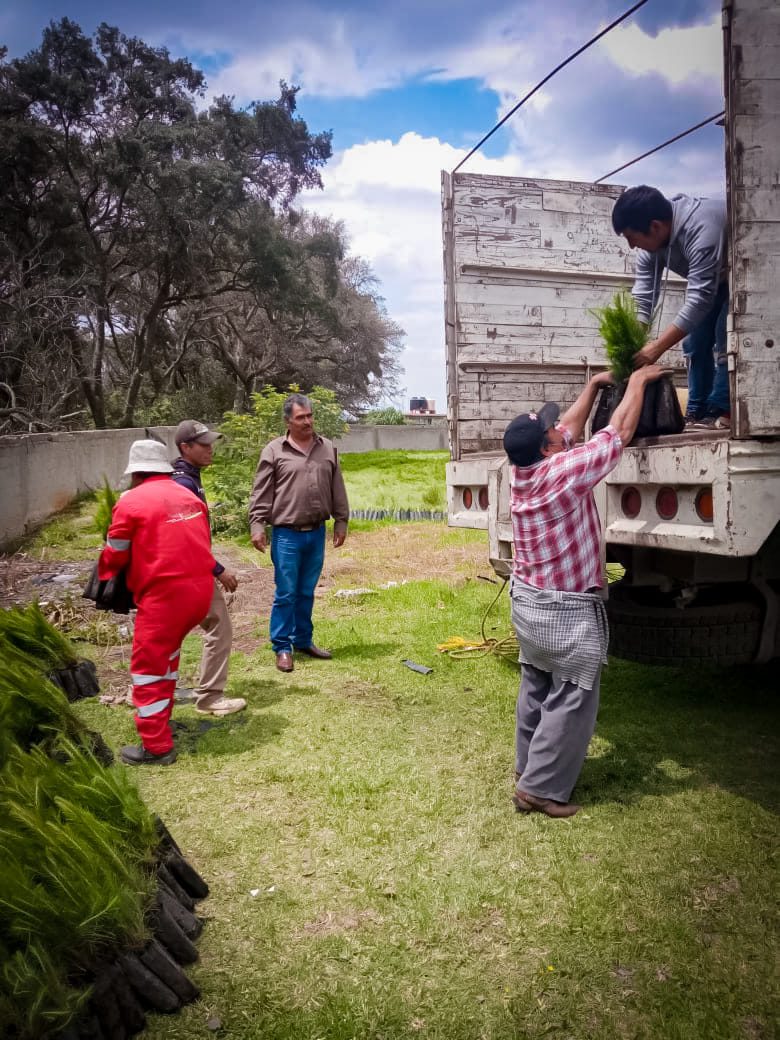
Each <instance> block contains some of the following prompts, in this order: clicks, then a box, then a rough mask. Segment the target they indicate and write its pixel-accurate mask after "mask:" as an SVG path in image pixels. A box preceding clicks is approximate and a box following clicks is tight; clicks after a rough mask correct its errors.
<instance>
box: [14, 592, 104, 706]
mask: <svg viewBox="0 0 780 1040" xmlns="http://www.w3.org/2000/svg"><path fill="white" fill-rule="evenodd" d="M0 641H4V642H7V643H10V644H11V645H12V646H14V647H15V648H16V649H17V650H18V651H19V653H21V654H24V656H25V657H26V658H27V659H28V660H29V662H30V663H31V664H33V665H34V666H35V667H37V668H38V669H40V671H42V672H43V673H44V675H46V676H48V678H49V679H50V680H51V681H52V682H53V683H55V684H56V685H57V686H59V687H61V688H62V689H63V690H64V691H65V694H66V696H67V698H68V700H70V701H77V700H80V699H81V698H82V697H94V696H96V695H97V694H98V693H99V692H100V686H99V685H98V678H97V670H96V669H95V665H94V663H93V662H92V661H87V660H83V661H79V660H78V656H77V654H76V651H75V649H74V647H73V644H72V643H71V642H70V640H69V639H68V638H67V637H66V636H64V635H63V634H62V632H60V631H59V630H58V629H56V628H55V627H54V625H52V624H50V622H48V621H47V620H46V618H45V617H44V615H43V612H42V610H41V608H40V606H39V605H38V604H37V603H31V604H30V605H29V606H28V607H14V608H12V609H10V610H0Z"/></svg>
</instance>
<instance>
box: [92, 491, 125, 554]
mask: <svg viewBox="0 0 780 1040" xmlns="http://www.w3.org/2000/svg"><path fill="white" fill-rule="evenodd" d="M118 497H119V495H118V494H117V492H116V491H114V489H113V488H112V487H111V485H110V484H109V482H108V478H107V477H103V487H102V488H98V490H97V491H96V492H95V502H96V508H95V512H94V513H93V515H92V526H93V528H94V529H95V530H96V531H97V533H98V534H99V535H100V537H101V538H102V539H103V541H104V542H105V540H106V538H108V529H109V527H110V526H111V517H112V515H113V512H114V506H115V505H116V500H117V498H118Z"/></svg>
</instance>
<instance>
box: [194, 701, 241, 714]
mask: <svg viewBox="0 0 780 1040" xmlns="http://www.w3.org/2000/svg"><path fill="white" fill-rule="evenodd" d="M245 707H246V701H245V700H244V698H243V697H217V698H215V700H213V701H209V702H208V703H206V704H197V705H196V706H195V711H197V712H198V713H199V714H200V715H233V714H235V712H237V711H243V710H244V708H245Z"/></svg>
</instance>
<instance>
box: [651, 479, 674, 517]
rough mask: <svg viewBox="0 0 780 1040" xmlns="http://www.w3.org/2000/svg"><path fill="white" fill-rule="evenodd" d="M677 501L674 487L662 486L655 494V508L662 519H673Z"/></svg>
mask: <svg viewBox="0 0 780 1040" xmlns="http://www.w3.org/2000/svg"><path fill="white" fill-rule="evenodd" d="M678 506H679V503H678V501H677V492H676V491H675V490H674V488H670V487H662V488H661V489H660V491H659V492H658V494H657V495H656V496H655V508H656V512H657V513H658V515H659V516H660V517H661V519H662V520H674V518H675V517H676V516H677V509H678Z"/></svg>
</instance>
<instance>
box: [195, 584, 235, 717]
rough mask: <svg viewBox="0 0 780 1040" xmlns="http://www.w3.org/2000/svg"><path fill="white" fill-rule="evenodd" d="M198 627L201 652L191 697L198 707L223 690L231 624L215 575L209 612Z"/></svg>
mask: <svg viewBox="0 0 780 1040" xmlns="http://www.w3.org/2000/svg"><path fill="white" fill-rule="evenodd" d="M200 627H201V628H202V629H203V654H202V656H201V659H200V675H199V677H198V687H197V689H196V690H195V701H196V704H197V706H198V707H199V708H205V707H207V706H208V705H209V704H211V703H213V702H214V701H216V700H218V699H219V698H220V697H221V696H222V694H223V693H224V691H225V684H226V683H227V675H228V659H229V658H230V650H231V647H232V645H233V625H232V623H231V621H230V614H229V613H228V608H227V603H226V602H225V594H224V592H223V591H222V585H221V584H220V583H219V582H218V581H217V579H216V578H215V579H214V592H213V595H212V597H211V604H210V606H209V612H208V614H207V615H206V616H205V617H204V619H203V620H202V621H201V623H200Z"/></svg>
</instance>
